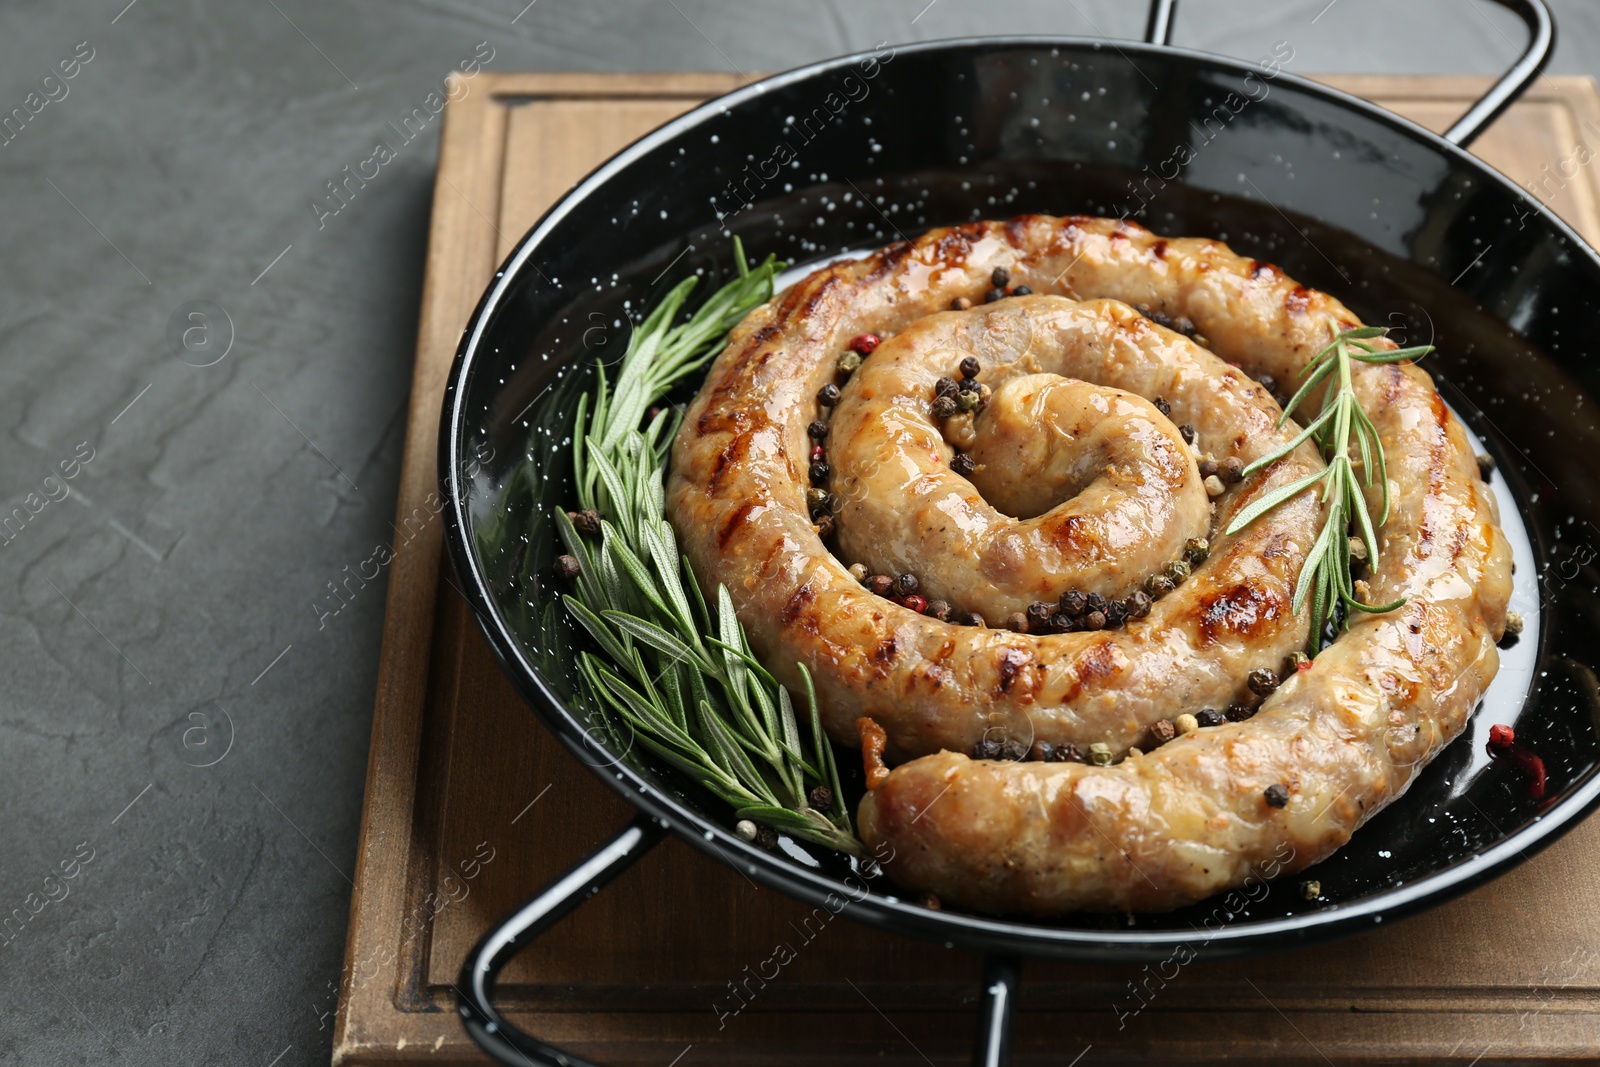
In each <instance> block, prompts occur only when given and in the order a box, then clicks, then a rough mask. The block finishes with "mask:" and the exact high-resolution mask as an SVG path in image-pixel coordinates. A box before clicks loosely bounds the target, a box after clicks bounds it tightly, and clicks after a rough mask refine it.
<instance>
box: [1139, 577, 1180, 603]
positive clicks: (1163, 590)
mask: <svg viewBox="0 0 1600 1067" xmlns="http://www.w3.org/2000/svg"><path fill="white" fill-rule="evenodd" d="M1172 588H1173V583H1172V579H1171V578H1168V577H1167V576H1166V575H1165V574H1152V575H1151V576H1150V577H1148V578H1146V579H1145V580H1144V591H1145V592H1146V593H1147V594H1149V596H1150V598H1151V599H1152V600H1160V599H1161V598H1162V597H1164V596H1166V595H1167V594H1168V593H1170V592H1172Z"/></svg>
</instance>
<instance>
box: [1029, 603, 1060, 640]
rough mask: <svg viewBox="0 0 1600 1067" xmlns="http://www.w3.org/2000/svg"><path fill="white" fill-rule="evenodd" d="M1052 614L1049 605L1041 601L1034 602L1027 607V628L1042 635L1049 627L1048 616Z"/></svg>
mask: <svg viewBox="0 0 1600 1067" xmlns="http://www.w3.org/2000/svg"><path fill="white" fill-rule="evenodd" d="M1053 614H1054V612H1053V611H1052V610H1051V607H1050V605H1049V604H1046V603H1045V602H1044V601H1042V600H1035V601H1034V602H1033V603H1032V604H1029V605H1028V626H1029V628H1030V629H1032V630H1033V631H1034V632H1035V633H1042V632H1044V630H1045V629H1046V628H1048V627H1049V625H1050V616H1051V615H1053Z"/></svg>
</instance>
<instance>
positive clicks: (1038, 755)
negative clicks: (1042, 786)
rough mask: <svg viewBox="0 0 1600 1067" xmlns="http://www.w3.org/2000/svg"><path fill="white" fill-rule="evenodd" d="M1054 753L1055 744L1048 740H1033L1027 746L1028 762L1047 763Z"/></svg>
mask: <svg viewBox="0 0 1600 1067" xmlns="http://www.w3.org/2000/svg"><path fill="white" fill-rule="evenodd" d="M1055 754H1056V746H1054V745H1052V744H1051V743H1050V742H1048V741H1035V742H1034V743H1033V744H1031V745H1029V746H1028V762H1030V763H1049V762H1050V760H1051V759H1052V758H1053V757H1054V756H1055Z"/></svg>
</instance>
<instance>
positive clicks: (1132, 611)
mask: <svg viewBox="0 0 1600 1067" xmlns="http://www.w3.org/2000/svg"><path fill="white" fill-rule="evenodd" d="M1127 603H1128V618H1130V619H1142V618H1144V617H1145V616H1146V615H1148V614H1150V608H1151V600H1150V594H1149V593H1146V592H1144V591H1143V590H1140V591H1139V592H1137V593H1133V594H1130V595H1129V597H1128V601H1127Z"/></svg>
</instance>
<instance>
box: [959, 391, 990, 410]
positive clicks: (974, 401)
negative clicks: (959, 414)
mask: <svg viewBox="0 0 1600 1067" xmlns="http://www.w3.org/2000/svg"><path fill="white" fill-rule="evenodd" d="M982 403H983V401H982V400H981V399H980V398H979V397H978V394H977V393H976V392H971V393H958V394H957V396H956V407H958V408H960V409H961V410H962V411H976V410H978V406H979V405H980V404H982Z"/></svg>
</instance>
